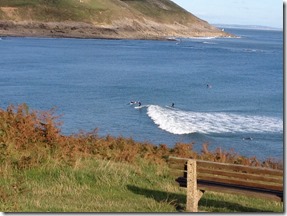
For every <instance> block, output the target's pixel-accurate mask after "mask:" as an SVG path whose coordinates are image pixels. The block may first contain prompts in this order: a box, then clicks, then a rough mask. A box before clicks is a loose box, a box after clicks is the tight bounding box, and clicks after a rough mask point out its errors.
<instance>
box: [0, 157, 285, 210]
mask: <svg viewBox="0 0 287 216" xmlns="http://www.w3.org/2000/svg"><path fill="white" fill-rule="evenodd" d="M2 171H3V172H2V174H3V175H2V177H1V178H0V191H1V193H0V199H1V202H0V210H1V211H3V212H11V211H12V212H14V211H17V212H19V211H20V212H178V211H184V208H185V199H186V197H185V190H184V189H181V188H179V187H178V186H177V185H176V184H174V183H175V182H174V180H173V179H172V178H171V177H170V176H169V174H168V168H167V167H165V166H163V167H162V166H158V165H151V164H148V163H147V162H146V161H143V160H141V161H137V162H136V163H134V164H127V163H117V162H112V161H105V160H95V159H89V160H78V161H77V162H76V163H75V165H74V166H73V167H68V166H62V167H61V166H59V165H58V164H54V163H50V164H49V165H48V164H47V165H46V166H43V167H41V168H33V169H30V170H23V171H21V172H19V171H15V170H14V171H12V170H8V169H7V170H2ZM199 211H208V212H269V211H271V212H282V211H283V205H282V204H280V203H276V202H271V201H270V202H269V201H266V200H260V199H253V198H247V197H241V196H232V195H227V194H219V193H209V192H206V193H205V194H204V196H203V197H202V199H201V200H200V203H199Z"/></svg>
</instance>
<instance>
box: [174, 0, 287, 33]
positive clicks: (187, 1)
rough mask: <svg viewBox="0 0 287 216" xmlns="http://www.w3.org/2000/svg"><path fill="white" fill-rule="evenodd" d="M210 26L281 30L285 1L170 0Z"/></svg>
mask: <svg viewBox="0 0 287 216" xmlns="http://www.w3.org/2000/svg"><path fill="white" fill-rule="evenodd" d="M172 1H173V2H175V3H176V4H178V5H180V6H181V7H183V8H184V9H186V10H187V11H189V12H191V13H192V14H194V15H195V16H197V17H199V18H200V19H203V20H205V21H207V22H209V23H210V24H228V25H231V24H236V25H260V26H268V27H275V28H281V29H283V2H285V4H286V0H284V1H282V0H172Z"/></svg>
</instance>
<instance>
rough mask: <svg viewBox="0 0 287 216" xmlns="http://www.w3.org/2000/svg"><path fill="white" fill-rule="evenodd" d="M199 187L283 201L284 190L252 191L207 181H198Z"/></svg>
mask: <svg viewBox="0 0 287 216" xmlns="http://www.w3.org/2000/svg"><path fill="white" fill-rule="evenodd" d="M197 187H198V189H200V190H204V191H215V192H221V193H222V192H224V193H230V194H241V195H247V196H251V197H256V198H258V197H259V198H262V199H267V200H269V199H272V200H275V201H279V202H280V201H283V192H282V193H280V192H273V193H272V192H266V191H264V192H260V191H252V190H247V189H243V188H234V187H227V186H219V185H217V186H214V185H210V184H205V183H200V182H199V183H198V184H197Z"/></svg>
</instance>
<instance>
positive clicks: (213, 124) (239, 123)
mask: <svg viewBox="0 0 287 216" xmlns="http://www.w3.org/2000/svg"><path fill="white" fill-rule="evenodd" d="M147 114H148V116H149V117H150V118H151V119H152V120H153V121H154V123H155V124H156V125H158V127H159V128H161V129H162V130H165V131H167V132H169V133H172V134H179V135H181V134H190V133H205V134H208V133H235V132H249V133H250V132H254V133H256V132H257V133H264V132H282V131H283V121H282V120H281V119H280V118H275V117H267V116H251V115H239V114H231V113H224V112H222V113H217V112H214V113H213V112H206V113H204V112H192V111H183V110H179V109H171V108H166V107H161V106H157V105H150V106H149V107H148V108H147Z"/></svg>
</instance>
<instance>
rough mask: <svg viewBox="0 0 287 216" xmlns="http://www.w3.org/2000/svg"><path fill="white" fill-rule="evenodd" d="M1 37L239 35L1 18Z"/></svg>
mask: <svg viewBox="0 0 287 216" xmlns="http://www.w3.org/2000/svg"><path fill="white" fill-rule="evenodd" d="M0 37H46V38H78V39H118V40H120V39H130V40H170V38H200V37H236V36H235V35H232V34H229V33H227V32H223V31H221V30H219V29H217V28H215V27H213V28H209V29H206V28H204V29H202V28H200V27H198V26H194V27H189V28H188V27H186V26H183V25H179V24H158V23H151V22H149V23H139V22H131V21H130V22H125V23H122V22H121V23H117V24H114V25H105V26H104V25H94V24H92V23H85V22H71V21H65V22H37V21H18V22H14V21H3V20H2V21H0Z"/></svg>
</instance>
